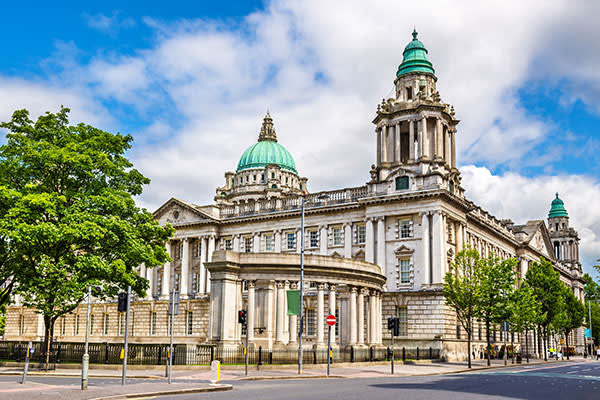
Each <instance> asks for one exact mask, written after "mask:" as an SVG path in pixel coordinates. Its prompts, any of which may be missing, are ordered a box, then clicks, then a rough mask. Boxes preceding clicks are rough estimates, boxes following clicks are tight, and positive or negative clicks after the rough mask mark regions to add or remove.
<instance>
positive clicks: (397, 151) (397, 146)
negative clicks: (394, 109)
mask: <svg viewBox="0 0 600 400" xmlns="http://www.w3.org/2000/svg"><path fill="white" fill-rule="evenodd" d="M395 127H396V137H395V140H394V145H395V146H394V161H395V162H396V163H399V162H400V161H401V157H400V155H401V154H402V153H401V152H400V151H401V150H400V146H401V145H402V143H401V140H400V122H397V123H396V125H395Z"/></svg>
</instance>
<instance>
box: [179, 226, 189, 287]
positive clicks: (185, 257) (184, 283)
mask: <svg viewBox="0 0 600 400" xmlns="http://www.w3.org/2000/svg"><path fill="white" fill-rule="evenodd" d="M189 279H190V240H189V239H188V238H184V239H183V254H182V255H181V285H180V286H179V293H180V296H181V298H184V299H185V298H187V297H188V292H189V290H188V288H189V283H188V282H189Z"/></svg>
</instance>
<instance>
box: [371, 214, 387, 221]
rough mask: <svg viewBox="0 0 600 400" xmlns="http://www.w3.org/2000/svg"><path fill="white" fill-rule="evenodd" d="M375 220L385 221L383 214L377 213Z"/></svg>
mask: <svg viewBox="0 0 600 400" xmlns="http://www.w3.org/2000/svg"><path fill="white" fill-rule="evenodd" d="M374 219H375V220H376V221H377V222H382V221H385V215H379V216H377V217H375V218H374Z"/></svg>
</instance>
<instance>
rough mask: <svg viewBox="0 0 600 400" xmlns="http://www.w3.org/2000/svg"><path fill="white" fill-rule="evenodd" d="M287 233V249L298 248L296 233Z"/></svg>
mask: <svg viewBox="0 0 600 400" xmlns="http://www.w3.org/2000/svg"><path fill="white" fill-rule="evenodd" d="M286 235H287V249H288V250H294V249H295V248H296V233H295V232H288V233H287V234H286Z"/></svg>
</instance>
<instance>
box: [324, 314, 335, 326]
mask: <svg viewBox="0 0 600 400" xmlns="http://www.w3.org/2000/svg"><path fill="white" fill-rule="evenodd" d="M325 322H327V325H329V326H334V325H335V315H328V316H327V318H325Z"/></svg>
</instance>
